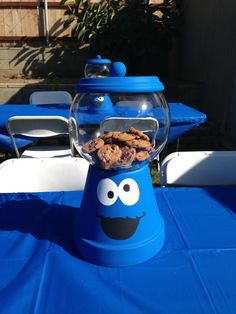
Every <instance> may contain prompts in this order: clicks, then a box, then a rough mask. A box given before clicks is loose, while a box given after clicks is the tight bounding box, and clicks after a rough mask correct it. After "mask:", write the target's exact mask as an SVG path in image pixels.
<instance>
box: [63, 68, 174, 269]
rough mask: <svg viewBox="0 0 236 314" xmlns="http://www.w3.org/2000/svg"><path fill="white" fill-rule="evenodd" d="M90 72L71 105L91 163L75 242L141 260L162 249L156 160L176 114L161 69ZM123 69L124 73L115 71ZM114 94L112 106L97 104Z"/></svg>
mask: <svg viewBox="0 0 236 314" xmlns="http://www.w3.org/2000/svg"><path fill="white" fill-rule="evenodd" d="M111 72H112V73H113V77H102V78H98V77H87V78H82V79H81V80H80V82H79V84H78V85H77V87H76V89H77V93H78V94H77V96H76V97H75V100H74V102H73V103H72V106H71V111H70V119H69V124H70V126H69V127H70V136H71V138H72V141H73V143H74V145H75V147H76V148H77V150H78V152H79V153H80V154H81V156H82V157H83V158H85V159H86V160H87V161H89V163H90V167H89V172H88V176H87V181H86V185H85V190H84V194H83V199H82V203H81V207H80V209H79V210H78V213H77V216H76V221H75V225H74V239H75V244H76V247H77V249H78V250H79V252H80V253H81V255H82V256H83V257H84V258H85V259H86V260H88V261H90V262H92V263H95V264H99V265H104V266H110V267H120V266H129V265H135V264H137V263H141V262H144V261H146V260H148V259H150V258H151V257H153V256H154V255H156V254H157V253H158V252H159V251H160V249H161V248H162V245H163V243H164V239H165V228H164V221H163V218H162V216H161V215H160V212H159V209H158V205H157V202H156V198H155V194H154V190H153V186H152V181H151V178H150V172H149V167H148V163H149V162H150V161H151V160H153V159H154V158H155V157H156V156H157V155H158V154H159V153H160V151H161V150H162V149H163V147H164V145H165V144H166V141H167V137H168V132H169V127H170V116H169V109H168V104H167V102H166V100H165V98H164V96H163V95H162V93H161V92H162V91H163V89H164V87H163V84H162V83H161V82H160V80H159V79H158V77H156V76H147V77H143V76H140V77H124V76H118V75H124V74H125V71H123V68H122V65H121V63H119V64H118V63H115V64H114V68H113V69H112V71H111ZM114 75H117V76H114ZM106 96H107V97H109V99H110V101H111V104H112V110H110V111H109V110H108V111H107V112H105V111H104V110H101V111H100V112H99V111H98V110H97V111H92V110H90V111H89V112H88V107H89V102H90V99H93V98H94V97H99V98H100V100H101V102H103V100H104V101H105V99H106V98H105V97H106Z"/></svg>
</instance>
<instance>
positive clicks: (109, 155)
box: [97, 144, 122, 170]
mask: <svg viewBox="0 0 236 314" xmlns="http://www.w3.org/2000/svg"><path fill="white" fill-rule="evenodd" d="M121 155H122V151H121V149H120V148H119V146H118V145H116V144H105V145H104V146H102V147H101V148H99V150H98V152H97V156H98V159H99V164H100V166H101V167H102V168H103V169H107V170H108V169H111V167H112V165H113V164H115V163H116V162H117V161H118V160H119V159H120V157H121Z"/></svg>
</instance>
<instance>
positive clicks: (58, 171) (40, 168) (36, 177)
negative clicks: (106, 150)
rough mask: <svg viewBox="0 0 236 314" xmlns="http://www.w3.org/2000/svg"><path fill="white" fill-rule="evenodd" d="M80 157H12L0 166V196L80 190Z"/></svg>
mask: <svg viewBox="0 0 236 314" xmlns="http://www.w3.org/2000/svg"><path fill="white" fill-rule="evenodd" d="M88 167H89V163H88V162H87V161H86V160H84V159H83V158H14V159H9V160H7V161H4V162H3V163H1V164H0V178H1V180H0V193H17V192H53V191H54V192H55V191H77V190H83V189H84V185H85V181H86V177H87V172H88Z"/></svg>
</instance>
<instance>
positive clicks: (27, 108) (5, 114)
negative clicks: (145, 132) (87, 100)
mask: <svg viewBox="0 0 236 314" xmlns="http://www.w3.org/2000/svg"><path fill="white" fill-rule="evenodd" d="M169 107H170V113H171V128H170V133H169V138H168V142H172V141H174V140H175V139H176V138H178V137H180V136H182V135H183V134H184V133H186V132H187V131H189V130H191V129H192V128H193V127H196V126H199V125H200V124H202V123H204V122H205V121H206V115H205V114H204V113H202V112H200V111H198V110H196V109H193V108H191V107H189V106H186V105H184V104H181V103H170V104H169ZM14 115H15V116H30V115H39V116H44V115H48V116H50V115H60V116H63V117H65V118H68V116H69V105H67V104H57V105H29V104H17V105H16V104H15V105H14V104H5V105H0V148H2V149H6V150H8V151H9V150H12V146H11V142H10V138H9V137H8V136H7V131H6V122H7V120H8V119H9V118H10V117H12V116H14ZM29 143H32V141H30V140H29V139H24V138H16V144H17V146H18V147H19V148H20V147H24V146H25V145H28V144H29Z"/></svg>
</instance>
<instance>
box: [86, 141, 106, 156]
mask: <svg viewBox="0 0 236 314" xmlns="http://www.w3.org/2000/svg"><path fill="white" fill-rule="evenodd" d="M103 145H104V141H103V139H101V138H99V137H98V138H96V139H94V140H90V141H88V142H87V143H85V144H84V145H83V146H82V152H83V153H85V154H91V153H93V152H95V151H96V150H97V149H99V148H101V147H102V146H103Z"/></svg>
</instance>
